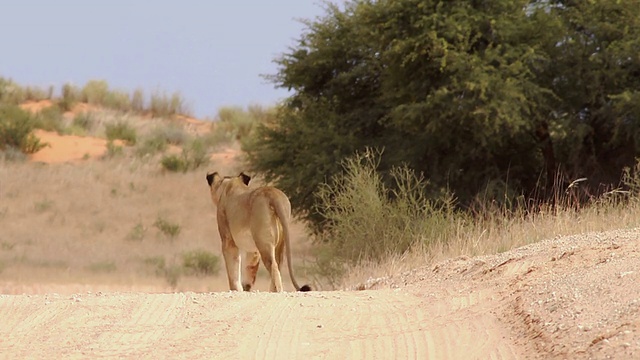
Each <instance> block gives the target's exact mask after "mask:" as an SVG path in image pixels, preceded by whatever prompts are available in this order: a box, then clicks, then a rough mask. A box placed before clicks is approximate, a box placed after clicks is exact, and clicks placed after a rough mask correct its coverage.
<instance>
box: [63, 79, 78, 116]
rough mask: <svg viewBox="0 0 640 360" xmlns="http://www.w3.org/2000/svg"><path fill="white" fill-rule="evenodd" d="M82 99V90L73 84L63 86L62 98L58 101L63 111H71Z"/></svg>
mask: <svg viewBox="0 0 640 360" xmlns="http://www.w3.org/2000/svg"><path fill="white" fill-rule="evenodd" d="M79 99H80V90H78V88H77V87H76V86H74V85H72V84H64V85H62V97H61V98H60V99H59V100H58V106H59V107H60V109H61V110H62V111H71V108H73V105H74V104H75V103H76V102H78V100H79Z"/></svg>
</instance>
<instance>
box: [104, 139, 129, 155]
mask: <svg viewBox="0 0 640 360" xmlns="http://www.w3.org/2000/svg"><path fill="white" fill-rule="evenodd" d="M123 154H124V148H123V147H122V146H120V145H116V144H115V143H114V142H113V141H108V142H107V152H106V153H105V154H104V157H105V158H107V159H112V158H114V157H118V156H122V155H123Z"/></svg>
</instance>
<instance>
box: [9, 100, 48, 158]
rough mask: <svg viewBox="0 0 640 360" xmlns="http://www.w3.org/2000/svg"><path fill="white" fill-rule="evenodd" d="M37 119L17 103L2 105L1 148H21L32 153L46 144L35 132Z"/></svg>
mask: <svg viewBox="0 0 640 360" xmlns="http://www.w3.org/2000/svg"><path fill="white" fill-rule="evenodd" d="M35 124H36V123H35V120H34V119H33V117H32V116H31V115H30V114H29V113H28V112H26V111H24V110H22V109H20V107H18V106H17V105H0V150H4V149H7V148H15V149H19V150H20V151H22V152H23V153H25V154H32V153H35V152H37V151H38V150H40V149H42V148H43V147H44V146H46V144H44V143H42V142H40V139H38V138H37V137H36V136H35V135H34V134H33V133H32V131H33V129H34V127H35Z"/></svg>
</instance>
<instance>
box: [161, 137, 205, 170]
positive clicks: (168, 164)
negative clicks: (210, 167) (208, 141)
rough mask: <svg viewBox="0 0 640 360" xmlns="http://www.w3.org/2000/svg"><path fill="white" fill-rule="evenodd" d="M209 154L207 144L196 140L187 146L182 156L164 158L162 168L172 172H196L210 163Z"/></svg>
mask: <svg viewBox="0 0 640 360" xmlns="http://www.w3.org/2000/svg"><path fill="white" fill-rule="evenodd" d="M208 155H209V153H208V151H207V147H206V145H205V142H204V140H203V139H201V138H196V139H194V140H192V141H191V142H190V143H189V144H187V145H186V146H185V147H184V149H182V153H181V154H180V155H177V154H170V155H165V156H164V157H162V160H161V161H160V163H161V164H162V167H163V168H165V169H166V170H168V171H172V172H187V171H189V170H195V169H197V168H199V167H200V166H202V165H205V164H207V163H208V162H209V156H208Z"/></svg>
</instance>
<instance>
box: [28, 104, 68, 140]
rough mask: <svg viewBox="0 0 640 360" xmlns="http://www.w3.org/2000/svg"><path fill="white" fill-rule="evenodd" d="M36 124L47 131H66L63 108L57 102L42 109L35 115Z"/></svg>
mask: <svg viewBox="0 0 640 360" xmlns="http://www.w3.org/2000/svg"><path fill="white" fill-rule="evenodd" d="M34 126H35V127H36V128H38V129H42V130H45V131H55V132H57V133H59V134H61V133H63V132H64V118H63V116H62V110H61V109H60V107H59V106H58V105H56V104H54V105H52V106H49V107H46V108H44V109H42V110H40V111H39V112H38V113H37V114H36V115H35V124H34Z"/></svg>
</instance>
